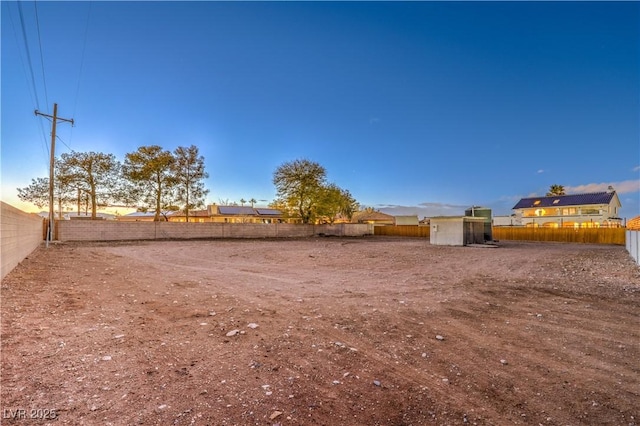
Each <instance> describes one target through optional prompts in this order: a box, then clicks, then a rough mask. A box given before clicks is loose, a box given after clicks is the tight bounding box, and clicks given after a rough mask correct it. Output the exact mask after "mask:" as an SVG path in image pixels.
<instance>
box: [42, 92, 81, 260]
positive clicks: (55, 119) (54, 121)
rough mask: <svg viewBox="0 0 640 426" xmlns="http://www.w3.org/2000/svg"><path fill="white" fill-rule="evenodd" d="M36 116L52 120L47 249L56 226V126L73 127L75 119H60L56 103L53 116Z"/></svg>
mask: <svg viewBox="0 0 640 426" xmlns="http://www.w3.org/2000/svg"><path fill="white" fill-rule="evenodd" d="M35 114H36V115H41V116H43V117H47V118H50V119H51V120H52V125H51V158H50V160H49V225H48V226H47V244H46V246H47V248H49V241H51V240H52V239H53V235H54V234H53V224H54V220H55V218H54V217H53V179H54V173H53V168H54V164H55V159H56V154H55V152H56V124H57V122H58V120H60V121H66V122H68V123H71V125H72V126H73V124H74V123H73V118H61V117H58V104H56V103H54V104H53V115H49V114H43V113H41V112H39V111H38V110H35Z"/></svg>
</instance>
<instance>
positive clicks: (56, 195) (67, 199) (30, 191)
mask: <svg viewBox="0 0 640 426" xmlns="http://www.w3.org/2000/svg"><path fill="white" fill-rule="evenodd" d="M61 166H62V165H61V162H60V158H56V160H55V163H54V180H53V199H54V203H57V204H58V217H59V218H60V219H62V210H63V207H65V206H71V205H72V204H73V202H74V201H75V199H76V198H75V195H76V192H75V190H74V188H73V186H72V185H71V182H70V179H69V177H68V176H66V175H63V174H61V173H60V169H61ZM17 189H18V198H20V200H22V201H24V202H27V203H31V204H34V205H35V206H37V207H39V208H44V207H45V206H48V205H49V178H48V177H47V178H42V177H39V178H35V179H31V183H30V184H29V185H28V186H26V187H24V188H17Z"/></svg>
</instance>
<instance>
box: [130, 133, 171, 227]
mask: <svg viewBox="0 0 640 426" xmlns="http://www.w3.org/2000/svg"><path fill="white" fill-rule="evenodd" d="M174 162H175V158H174V156H173V154H171V152H170V151H165V150H163V149H162V147H160V146H158V145H149V146H141V147H139V148H138V150H137V151H134V152H130V153H128V154H126V156H125V161H124V166H123V175H124V177H125V178H126V179H128V180H129V181H130V182H131V183H132V184H133V185H132V187H130V188H129V189H130V190H131V191H135V196H136V198H138V199H139V200H140V199H143V200H144V202H145V203H146V204H148V205H153V206H155V216H154V219H153V220H154V221H159V220H160V214H161V212H162V209H163V207H165V206H170V205H171V202H170V201H171V200H170V198H171V197H172V196H173V190H174V188H175V185H176V178H175V175H174V173H173V170H174V165H173V164H174Z"/></svg>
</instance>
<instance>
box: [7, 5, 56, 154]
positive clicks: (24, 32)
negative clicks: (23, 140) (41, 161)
mask: <svg viewBox="0 0 640 426" xmlns="http://www.w3.org/2000/svg"><path fill="white" fill-rule="evenodd" d="M3 3H4V2H3ZM16 3H17V6H18V14H19V15H20V26H21V28H22V38H23V41H24V46H25V50H26V53H27V63H28V65H29V73H30V75H31V86H32V89H33V92H32V94H31V95H32V102H34V103H35V107H36V108H35V109H36V110H39V109H40V99H39V98H38V89H37V86H36V79H35V74H34V72H33V63H32V62H31V52H30V50H29V41H28V37H27V30H26V26H25V23H24V14H23V12H22V5H21V3H22V2H16ZM7 7H8V6H7ZM9 18H10V20H11V25H12V26H13V31H14V35H15V37H16V42H17V40H18V35H17V34H16V29H15V25H14V22H13V18H11V13H9ZM20 61H21V62H22V67H23V68H25V66H24V62H23V61H22V56H21V55H20ZM25 74H26V73H25ZM25 78H26V79H27V86H29V79H28V77H27V76H26V75H25ZM38 124H39V125H40V130H41V131H42V137H43V142H44V148H45V150H46V152H47V157H49V156H50V153H49V145H48V144H47V135H46V133H45V130H44V126H43V125H42V120H38Z"/></svg>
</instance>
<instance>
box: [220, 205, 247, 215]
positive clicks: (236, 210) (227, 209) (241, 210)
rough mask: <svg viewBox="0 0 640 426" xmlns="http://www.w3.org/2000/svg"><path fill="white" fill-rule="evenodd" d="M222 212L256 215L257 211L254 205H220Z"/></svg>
mask: <svg viewBox="0 0 640 426" xmlns="http://www.w3.org/2000/svg"><path fill="white" fill-rule="evenodd" d="M218 211H219V212H220V214H241V215H255V214H256V212H255V210H254V209H253V207H245V206H218Z"/></svg>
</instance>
